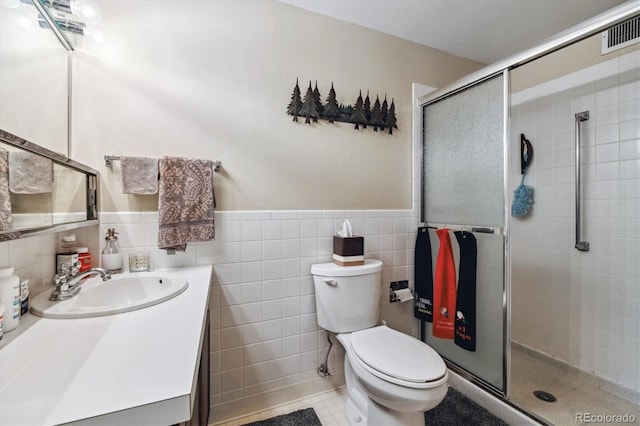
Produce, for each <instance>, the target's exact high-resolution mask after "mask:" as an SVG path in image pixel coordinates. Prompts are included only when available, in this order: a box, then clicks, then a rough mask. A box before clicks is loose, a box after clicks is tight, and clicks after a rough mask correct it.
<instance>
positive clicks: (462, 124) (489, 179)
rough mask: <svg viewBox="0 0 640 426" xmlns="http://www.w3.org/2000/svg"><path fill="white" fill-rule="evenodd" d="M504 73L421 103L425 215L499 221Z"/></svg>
mask: <svg viewBox="0 0 640 426" xmlns="http://www.w3.org/2000/svg"><path fill="white" fill-rule="evenodd" d="M503 90H504V89H503V76H502V74H501V75H499V76H497V77H493V78H491V79H490V80H487V81H485V82H483V83H480V84H478V85H475V86H473V87H471V88H469V89H467V90H465V91H463V92H460V93H457V94H455V95H453V96H451V97H448V98H445V99H443V100H441V101H439V102H436V103H434V104H431V105H427V106H425V107H424V182H425V185H424V187H425V189H424V192H425V193H424V200H425V216H424V218H425V220H427V221H428V222H432V223H451V224H460V225H482V226H502V224H503V221H504V195H503V194H504V190H503V186H504V184H503V174H504V173H503V129H504V119H503V116H504V110H503V106H504V100H503Z"/></svg>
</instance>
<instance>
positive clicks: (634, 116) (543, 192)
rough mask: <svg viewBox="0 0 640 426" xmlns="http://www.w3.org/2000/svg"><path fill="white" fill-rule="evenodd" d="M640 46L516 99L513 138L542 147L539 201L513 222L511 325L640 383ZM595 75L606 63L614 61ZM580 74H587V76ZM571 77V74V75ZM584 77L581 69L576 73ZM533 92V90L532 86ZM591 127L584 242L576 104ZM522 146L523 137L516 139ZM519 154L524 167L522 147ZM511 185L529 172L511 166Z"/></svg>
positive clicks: (573, 359)
mask: <svg viewBox="0 0 640 426" xmlns="http://www.w3.org/2000/svg"><path fill="white" fill-rule="evenodd" d="M638 64H640V52H638V51H636V52H633V53H631V54H630V55H627V56H624V57H621V58H619V59H614V60H613V61H611V63H607V64H605V65H602V64H601V65H599V66H597V67H594V68H593V69H586V70H583V72H584V74H585V75H589V76H591V77H592V78H591V80H590V81H591V82H589V83H584V82H582V83H581V84H580V85H579V86H576V87H570V86H564V87H565V88H566V89H565V90H562V91H556V92H554V93H552V94H548V92H545V91H546V87H540V88H537V90H539V92H540V93H541V94H542V96H540V97H537V98H536V96H535V90H536V88H534V89H530V90H529V94H528V95H529V96H528V97H529V98H530V99H532V100H528V101H526V102H524V103H521V104H518V105H515V106H514V107H513V109H512V111H511V113H512V125H511V128H512V136H511V140H512V141H519V135H520V133H524V134H525V135H526V136H527V138H528V139H529V140H530V141H531V142H532V144H533V148H534V157H533V164H532V168H531V170H530V172H529V173H528V174H527V177H526V182H525V183H526V184H528V185H531V186H533V187H534V188H535V190H534V191H535V192H534V196H535V203H534V206H533V209H532V211H531V214H530V215H529V216H528V217H526V218H524V219H513V218H512V220H511V256H512V266H513V268H512V287H513V292H512V307H513V311H512V325H513V339H514V340H516V341H517V342H519V343H521V344H524V345H526V346H530V347H532V348H534V349H536V350H539V351H542V352H544V353H546V354H548V355H551V356H553V357H556V358H559V359H561V360H564V361H565V362H568V363H569V364H571V365H573V366H576V367H579V368H581V369H583V370H586V371H589V372H593V373H595V374H596V375H598V376H600V377H603V378H605V379H607V380H611V381H614V382H617V383H619V384H621V385H623V386H626V387H629V388H632V389H634V390H636V391H638V390H640V371H639V368H640V354H639V351H640V335H639V331H638V330H639V327H638V324H639V323H640V208H639V207H640V69H639V68H638ZM612 68H615V70H614V71H616V72H614V73H609V75H608V76H606V77H604V78H599V79H598V78H593V76H594V75H597V73H596V71H597V70H598V69H612ZM577 77H578V78H580V76H577ZM565 81H572V79H565ZM576 81H577V79H576ZM531 95H534V96H531ZM585 110H589V111H590V119H589V120H588V121H586V122H584V123H583V137H582V141H581V142H582V148H581V150H582V152H583V154H582V159H581V162H582V168H583V173H582V176H583V177H582V180H583V183H582V199H583V203H582V216H583V219H582V227H583V238H582V239H583V240H584V241H588V242H590V244H591V250H590V251H589V252H579V251H577V250H575V249H574V247H573V246H574V237H575V222H574V218H575V204H574V203H575V199H574V174H573V173H574V167H573V155H574V150H573V144H574V135H573V127H574V114H575V113H577V112H581V111H585ZM513 146H517V145H515V143H514V145H513ZM511 151H512V155H511V164H517V165H519V149H512V150H511ZM513 170H514V172H513V173H512V175H511V176H510V186H511V187H512V188H515V187H516V186H517V185H518V184H519V182H520V175H519V173H518V172H519V169H518V170H516V169H515V167H514V168H513Z"/></svg>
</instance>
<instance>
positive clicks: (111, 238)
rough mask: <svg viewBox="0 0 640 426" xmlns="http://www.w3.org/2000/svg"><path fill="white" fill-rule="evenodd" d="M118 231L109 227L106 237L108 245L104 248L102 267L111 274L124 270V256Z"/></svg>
mask: <svg viewBox="0 0 640 426" xmlns="http://www.w3.org/2000/svg"><path fill="white" fill-rule="evenodd" d="M117 235H118V233H117V232H116V230H115V229H112V228H109V229H107V233H106V234H105V237H104V239H105V240H106V241H107V245H106V246H105V248H104V250H102V267H103V268H104V269H106V270H107V272H109V273H110V274H113V273H116V272H122V257H121V256H120V247H118V237H117Z"/></svg>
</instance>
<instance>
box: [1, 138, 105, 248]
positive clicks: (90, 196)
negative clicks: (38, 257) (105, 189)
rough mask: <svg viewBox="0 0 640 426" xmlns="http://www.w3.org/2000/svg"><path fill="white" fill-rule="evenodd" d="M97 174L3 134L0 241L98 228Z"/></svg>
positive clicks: (26, 142)
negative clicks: (61, 228) (91, 226)
mask: <svg viewBox="0 0 640 426" xmlns="http://www.w3.org/2000/svg"><path fill="white" fill-rule="evenodd" d="M97 175H98V172H97V171H95V170H93V169H91V168H89V167H87V166H85V165H83V164H80V163H78V162H75V161H73V160H70V159H68V158H67V157H66V156H62V155H60V154H57V153H55V152H53V151H50V150H48V149H46V148H43V147H41V146H38V145H36V144H34V143H31V142H29V141H27V140H24V139H22V138H19V137H17V136H15V135H13V134H11V133H9V132H5V131H4V130H0V240H3V241H4V240H6V239H13V238H18V237H20V236H21V235H23V234H25V233H30V232H33V231H42V230H43V229H52V230H56V229H57V228H56V226H60V225H64V226H67V227H69V226H70V225H69V224H75V225H76V226H75V227H78V226H82V225H85V224H93V223H90V222H91V221H96V222H94V223H97V218H98V206H97V186H98V185H97V183H98V182H97ZM66 229H69V228H66Z"/></svg>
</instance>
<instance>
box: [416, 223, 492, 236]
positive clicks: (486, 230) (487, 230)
mask: <svg viewBox="0 0 640 426" xmlns="http://www.w3.org/2000/svg"><path fill="white" fill-rule="evenodd" d="M425 226H427V227H430V228H436V229H439V228H447V229H450V230H452V231H465V232H476V233H480V234H494V235H502V233H503V230H502V227H500V226H479V225H453V224H451V223H433V222H428V223H427V222H423V223H420V226H419V227H421V228H423V227H425Z"/></svg>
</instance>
